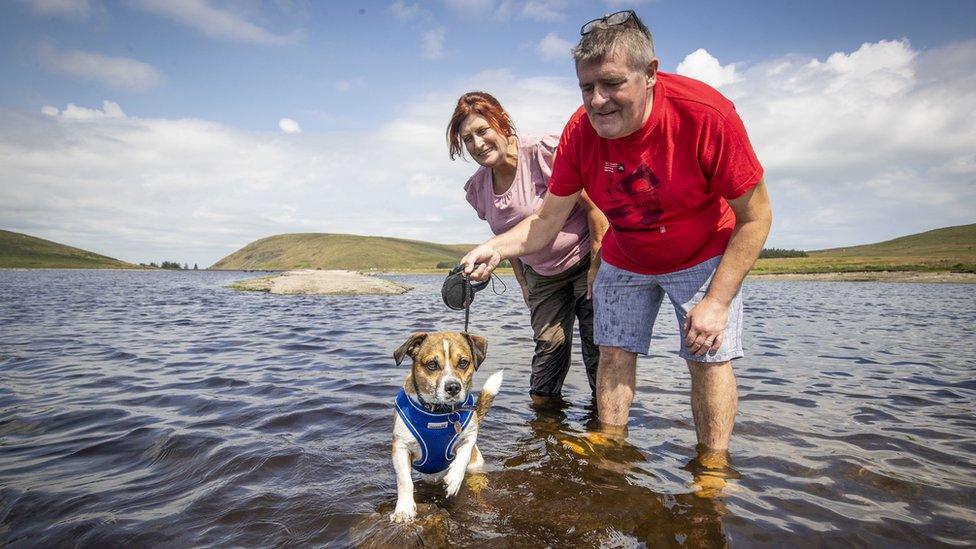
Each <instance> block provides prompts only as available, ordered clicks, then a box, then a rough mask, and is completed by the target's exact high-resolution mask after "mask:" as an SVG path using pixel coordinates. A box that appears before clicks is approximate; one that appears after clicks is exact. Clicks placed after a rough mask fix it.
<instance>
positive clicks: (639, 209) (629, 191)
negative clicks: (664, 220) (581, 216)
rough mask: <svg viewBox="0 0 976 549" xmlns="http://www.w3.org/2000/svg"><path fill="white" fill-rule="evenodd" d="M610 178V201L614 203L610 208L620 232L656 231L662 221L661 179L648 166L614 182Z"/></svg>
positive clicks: (616, 227) (609, 210)
mask: <svg viewBox="0 0 976 549" xmlns="http://www.w3.org/2000/svg"><path fill="white" fill-rule="evenodd" d="M609 177H610V184H609V188H610V193H609V194H610V200H611V202H612V204H613V206H611V207H610V208H608V209H607V211H606V212H604V213H606V215H607V217H608V218H610V219H614V220H618V221H617V222H615V223H614V229H616V230H624V231H629V230H633V231H636V230H646V229H650V228H653V227H654V226H655V224H656V223H657V222H658V220H659V219H661V215H662V213H663V210H662V209H661V198H660V195H659V194H658V191H659V189H660V187H661V180H660V179H658V178H657V176H656V175H654V172H653V171H652V170H651V168H650V167H648V166H647V164H643V163H642V164H641V165H639V166H637V168H636V169H635V170H634V171H633V172H631V173H630V174H629V175H627V176H625V177H622V178H620V179H619V180H617V181H613V179H612V178H613V176H609Z"/></svg>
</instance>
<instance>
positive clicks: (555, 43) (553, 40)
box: [536, 32, 575, 62]
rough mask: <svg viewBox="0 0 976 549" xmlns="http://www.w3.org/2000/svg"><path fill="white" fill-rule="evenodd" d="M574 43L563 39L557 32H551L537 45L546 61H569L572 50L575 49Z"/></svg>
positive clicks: (540, 54) (539, 52)
mask: <svg viewBox="0 0 976 549" xmlns="http://www.w3.org/2000/svg"><path fill="white" fill-rule="evenodd" d="M573 46H575V44H573V43H572V42H570V41H569V40H563V39H562V38H560V37H559V35H557V34H556V33H555V32H550V33H549V34H547V35H546V37H545V38H543V39H542V41H540V42H539V45H538V46H537V47H536V52H537V53H538V54H539V57H541V58H542V59H545V60H546V61H564V62H565V61H568V60H570V59H571V54H570V51H571V50H572V49H573Z"/></svg>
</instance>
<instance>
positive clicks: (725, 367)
mask: <svg viewBox="0 0 976 549" xmlns="http://www.w3.org/2000/svg"><path fill="white" fill-rule="evenodd" d="M686 362H687V363H688V371H689V372H691V375H692V376H694V377H702V378H705V377H711V376H717V375H728V374H729V373H731V372H732V361H731V360H726V361H725V362H697V361H694V360H687V361H686Z"/></svg>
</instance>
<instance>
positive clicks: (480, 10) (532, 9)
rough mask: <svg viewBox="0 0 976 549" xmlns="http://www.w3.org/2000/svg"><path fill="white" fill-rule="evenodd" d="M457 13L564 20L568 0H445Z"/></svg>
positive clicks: (470, 16)
mask: <svg viewBox="0 0 976 549" xmlns="http://www.w3.org/2000/svg"><path fill="white" fill-rule="evenodd" d="M444 4H446V5H447V7H448V8H450V9H451V10H453V11H454V12H456V13H460V14H461V15H464V16H466V17H468V18H470V19H494V20H497V21H506V20H508V19H511V18H512V17H513V16H518V18H520V19H530V20H533V21H540V22H543V23H552V22H558V21H564V20H565V19H566V16H565V15H564V14H565V13H566V10H567V9H568V7H567V2H566V0H500V1H496V0H444Z"/></svg>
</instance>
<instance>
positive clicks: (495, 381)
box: [474, 370, 505, 423]
mask: <svg viewBox="0 0 976 549" xmlns="http://www.w3.org/2000/svg"><path fill="white" fill-rule="evenodd" d="M504 373H505V370H499V371H497V372H495V373H493V374H491V376H490V377H489V378H488V380H487V381H485V385H484V387H482V388H481V394H479V395H478V402H477V403H476V404H475V405H474V406H475V413H477V414H478V422H479V423H481V420H483V419H484V418H485V415H486V414H487V413H488V408H491V403H492V401H493V400H495V395H497V394H498V389H500V388H501V386H502V377H503V375H504Z"/></svg>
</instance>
